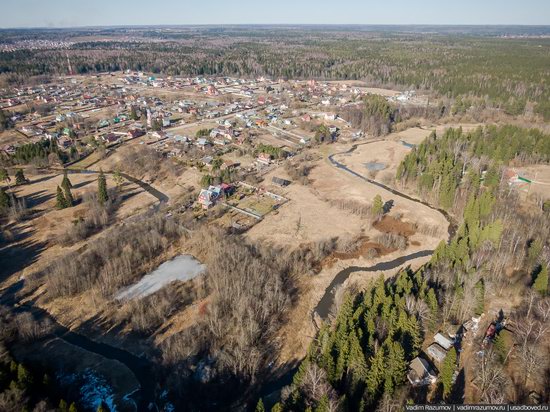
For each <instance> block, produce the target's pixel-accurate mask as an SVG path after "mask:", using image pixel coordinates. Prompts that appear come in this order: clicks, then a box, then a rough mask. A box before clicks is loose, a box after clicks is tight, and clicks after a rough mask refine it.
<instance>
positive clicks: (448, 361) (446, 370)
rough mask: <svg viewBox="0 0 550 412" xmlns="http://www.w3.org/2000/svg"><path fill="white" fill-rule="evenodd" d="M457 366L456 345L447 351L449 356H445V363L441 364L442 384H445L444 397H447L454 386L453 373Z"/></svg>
mask: <svg viewBox="0 0 550 412" xmlns="http://www.w3.org/2000/svg"><path fill="white" fill-rule="evenodd" d="M455 368H456V350H455V348H454V347H452V348H451V349H450V350H449V352H447V356H445V359H444V360H443V365H442V366H441V375H440V378H441V384H442V385H443V397H444V398H447V396H448V395H449V394H450V393H451V389H452V388H453V375H454V373H455Z"/></svg>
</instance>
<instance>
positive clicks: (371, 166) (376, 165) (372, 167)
mask: <svg viewBox="0 0 550 412" xmlns="http://www.w3.org/2000/svg"><path fill="white" fill-rule="evenodd" d="M365 167H366V168H367V169H369V170H370V171H378V170H384V169H385V168H386V165H385V164H384V163H378V162H368V163H365Z"/></svg>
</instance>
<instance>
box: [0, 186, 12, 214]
mask: <svg viewBox="0 0 550 412" xmlns="http://www.w3.org/2000/svg"><path fill="white" fill-rule="evenodd" d="M10 204H11V200H10V197H9V195H8V194H7V193H6V192H5V191H4V189H3V188H1V187H0V211H2V210H6V209H7V208H8V207H10Z"/></svg>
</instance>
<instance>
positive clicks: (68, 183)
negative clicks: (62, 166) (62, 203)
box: [61, 170, 73, 189]
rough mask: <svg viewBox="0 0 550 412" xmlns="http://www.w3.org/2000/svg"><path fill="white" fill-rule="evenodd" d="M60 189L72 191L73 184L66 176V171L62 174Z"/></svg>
mask: <svg viewBox="0 0 550 412" xmlns="http://www.w3.org/2000/svg"><path fill="white" fill-rule="evenodd" d="M61 187H62V188H63V189H65V188H69V189H72V188H73V184H72V183H71V181H70V180H69V177H68V176H67V171H66V170H65V171H64V172H63V180H62V181H61Z"/></svg>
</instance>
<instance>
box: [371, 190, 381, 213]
mask: <svg viewBox="0 0 550 412" xmlns="http://www.w3.org/2000/svg"><path fill="white" fill-rule="evenodd" d="M383 212H384V202H383V201H382V196H380V195H376V196H374V200H373V202H372V214H373V215H374V216H380V215H381V214H382V213H383Z"/></svg>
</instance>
